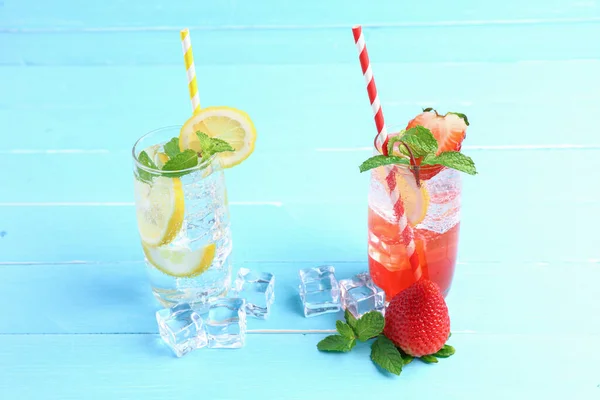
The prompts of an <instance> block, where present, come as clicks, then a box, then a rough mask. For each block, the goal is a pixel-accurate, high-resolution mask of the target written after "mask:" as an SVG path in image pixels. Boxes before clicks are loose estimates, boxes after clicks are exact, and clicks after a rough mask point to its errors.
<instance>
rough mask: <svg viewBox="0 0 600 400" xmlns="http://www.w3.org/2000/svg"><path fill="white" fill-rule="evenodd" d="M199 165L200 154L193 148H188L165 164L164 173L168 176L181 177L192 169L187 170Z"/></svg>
mask: <svg viewBox="0 0 600 400" xmlns="http://www.w3.org/2000/svg"><path fill="white" fill-rule="evenodd" d="M197 165H198V154H197V153H196V152H195V151H194V150H191V149H187V150H185V151H182V152H181V153H179V154H177V155H176V156H175V157H173V158H171V159H170V160H169V161H167V162H166V163H165V165H163V167H162V170H163V175H164V176H166V177H168V178H179V177H181V176H183V175H186V174H189V173H190V172H191V171H185V170H188V169H190V168H194V167H195V166H197ZM169 171H173V172H169Z"/></svg>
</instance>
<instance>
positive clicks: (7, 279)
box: [0, 262, 600, 335]
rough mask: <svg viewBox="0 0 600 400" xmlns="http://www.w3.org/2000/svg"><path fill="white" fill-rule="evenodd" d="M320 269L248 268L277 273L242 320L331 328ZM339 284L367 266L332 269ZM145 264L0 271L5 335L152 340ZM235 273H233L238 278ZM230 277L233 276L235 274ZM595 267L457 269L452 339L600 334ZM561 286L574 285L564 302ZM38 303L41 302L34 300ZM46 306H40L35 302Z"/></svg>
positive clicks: (255, 325)
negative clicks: (254, 312) (257, 306)
mask: <svg viewBox="0 0 600 400" xmlns="http://www.w3.org/2000/svg"><path fill="white" fill-rule="evenodd" d="M319 264H321V263H316V262H315V263H301V262H289V263H248V264H243V265H244V266H245V267H248V268H251V269H254V270H259V271H269V272H272V273H274V274H275V277H276V285H275V298H276V301H275V304H274V305H273V308H272V310H271V315H270V316H269V318H268V319H267V320H266V321H262V320H256V319H248V328H249V329H250V330H252V331H253V333H257V332H264V331H265V330H275V331H277V332H279V333H285V332H287V331H296V330H301V331H306V332H310V331H314V330H321V329H326V330H331V329H335V320H336V319H341V318H342V315H341V313H337V314H327V315H323V316H319V317H313V318H305V317H304V315H303V314H302V308H301V304H300V298H299V296H298V290H297V288H298V284H299V281H298V270H299V269H301V268H306V267H310V266H315V265H319ZM333 265H334V266H335V267H336V276H337V277H338V279H344V278H348V277H350V276H352V275H354V274H356V273H359V272H362V271H365V270H366V269H367V266H366V263H334V264H333ZM144 268H145V267H144V265H143V264H142V263H141V262H139V263H120V264H79V265H77V264H58V265H56V264H54V265H1V266H0V276H2V279H1V280H0V292H2V293H4V295H5V296H6V298H10V299H11V302H12V303H13V304H14V305H15V306H13V307H8V308H7V309H6V312H5V318H2V319H1V320H0V335H2V334H24V333H28V334H87V333H104V334H109V333H110V334H116V333H126V334H129V333H157V327H156V320H155V318H154V312H155V311H156V310H157V309H158V307H159V306H158V304H157V303H156V302H155V301H154V299H153V297H152V295H151V293H150V288H149V285H148V283H147V280H146V276H145V271H144ZM234 272H235V271H234ZM234 276H235V275H234ZM599 278H600V266H599V265H598V264H590V263H588V264H584V263H579V264H577V263H551V264H540V263H532V264H526V263H522V262H514V263H513V262H511V263H509V262H504V263H491V264H484V263H466V264H464V263H461V264H459V265H458V266H457V270H456V275H455V279H454V282H453V285H452V290H451V292H450V295H449V296H448V299H447V300H448V307H449V309H450V317H451V321H452V330H453V332H457V333H461V332H462V333H477V334H484V333H485V334H513V335H518V334H521V335H524V334H527V335H531V334H536V335H546V334H548V333H550V332H551V334H552V335H576V334H594V335H598V334H600V320H599V319H598V318H592V317H591V316H594V315H599V314H600V305H599V303H598V302H597V301H596V296H597V290H596V285H597V282H598V279H599ZM565 288H577V290H576V291H574V292H572V293H570V294H568V295H565V294H562V293H564V292H565ZM33 299H37V300H33ZM39 300H43V301H39Z"/></svg>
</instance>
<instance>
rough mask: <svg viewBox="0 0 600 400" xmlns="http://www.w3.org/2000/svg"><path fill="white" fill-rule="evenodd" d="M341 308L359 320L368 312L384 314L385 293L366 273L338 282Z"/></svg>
mask: <svg viewBox="0 0 600 400" xmlns="http://www.w3.org/2000/svg"><path fill="white" fill-rule="evenodd" d="M340 291H341V295H342V296H341V297H342V308H344V309H346V310H348V311H350V313H352V315H354V317H355V318H360V317H362V316H363V314H366V313H368V312H369V311H373V310H374V311H379V312H381V313H382V314H383V313H384V312H385V292H384V291H383V290H382V289H381V288H379V287H378V286H377V285H375V283H373V280H372V279H371V275H369V273H368V272H363V273H361V274H358V275H355V276H353V277H352V278H350V279H342V280H340Z"/></svg>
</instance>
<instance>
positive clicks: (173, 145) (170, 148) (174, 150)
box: [163, 137, 181, 158]
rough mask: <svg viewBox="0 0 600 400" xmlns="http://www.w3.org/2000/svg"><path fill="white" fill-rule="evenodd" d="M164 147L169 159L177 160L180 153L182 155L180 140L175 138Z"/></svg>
mask: <svg viewBox="0 0 600 400" xmlns="http://www.w3.org/2000/svg"><path fill="white" fill-rule="evenodd" d="M163 147H164V149H165V153H166V154H167V155H168V156H169V158H175V157H176V156H177V155H178V154H179V153H181V150H180V149H179V138H176V137H174V138H173V139H171V140H169V141H168V142H167V143H165V145H164V146H163Z"/></svg>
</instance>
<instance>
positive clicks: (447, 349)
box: [432, 344, 456, 358]
mask: <svg viewBox="0 0 600 400" xmlns="http://www.w3.org/2000/svg"><path fill="white" fill-rule="evenodd" d="M455 352H456V350H455V349H454V347H452V346H450V345H449V344H445V345H444V347H442V348H441V349H440V350H439V351H438V352H437V353H434V354H432V355H433V356H435V357H440V358H448V357H450V356H451V355H452V354H454V353H455Z"/></svg>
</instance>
